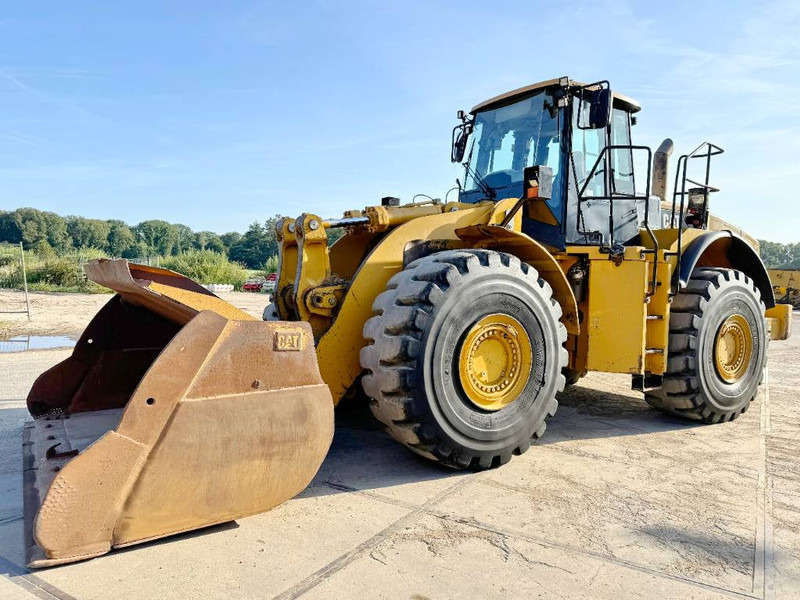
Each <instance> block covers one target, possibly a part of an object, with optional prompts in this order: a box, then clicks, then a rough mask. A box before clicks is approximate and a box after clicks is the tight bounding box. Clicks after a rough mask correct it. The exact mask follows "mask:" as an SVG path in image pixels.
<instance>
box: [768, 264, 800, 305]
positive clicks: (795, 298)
mask: <svg viewBox="0 0 800 600" xmlns="http://www.w3.org/2000/svg"><path fill="white" fill-rule="evenodd" d="M768 272H769V278H770V281H772V288H773V290H774V292H775V296H776V298H778V302H782V303H785V304H791V305H792V306H794V308H798V309H800V270H797V269H769V271H768Z"/></svg>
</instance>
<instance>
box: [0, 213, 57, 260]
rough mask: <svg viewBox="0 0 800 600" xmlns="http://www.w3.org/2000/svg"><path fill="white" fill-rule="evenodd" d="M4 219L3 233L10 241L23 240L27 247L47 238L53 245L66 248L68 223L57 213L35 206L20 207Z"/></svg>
mask: <svg viewBox="0 0 800 600" xmlns="http://www.w3.org/2000/svg"><path fill="white" fill-rule="evenodd" d="M10 215H11V216H10V219H9V218H8V217H6V218H4V219H3V222H2V224H0V227H2V231H3V235H4V237H5V236H8V238H10V239H8V241H12V242H22V243H23V245H24V246H25V248H33V247H34V245H35V244H36V243H37V242H39V241H41V240H45V241H46V242H47V243H48V244H49V245H50V246H51V247H53V248H55V249H57V250H64V249H65V248H66V246H67V240H68V236H67V225H66V222H65V221H64V219H63V218H62V217H60V216H58V215H57V214H55V213H51V212H43V211H41V210H36V209H35V208H18V209H17V210H15V211H14V212H13V213H10Z"/></svg>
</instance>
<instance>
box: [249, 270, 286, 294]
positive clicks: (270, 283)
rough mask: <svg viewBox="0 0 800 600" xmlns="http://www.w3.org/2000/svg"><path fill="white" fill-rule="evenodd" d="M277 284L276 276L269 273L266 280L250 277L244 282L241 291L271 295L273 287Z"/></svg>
mask: <svg viewBox="0 0 800 600" xmlns="http://www.w3.org/2000/svg"><path fill="white" fill-rule="evenodd" d="M277 282H278V274H277V273H270V274H269V275H267V277H266V278H264V277H251V278H250V279H248V280H247V281H245V282H244V285H243V286H242V291H244V292H267V293H272V292H274V291H275V285H276V284H277Z"/></svg>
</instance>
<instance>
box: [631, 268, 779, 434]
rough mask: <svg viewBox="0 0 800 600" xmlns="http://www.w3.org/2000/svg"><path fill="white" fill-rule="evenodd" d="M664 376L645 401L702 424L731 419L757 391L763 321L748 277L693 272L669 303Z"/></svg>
mask: <svg viewBox="0 0 800 600" xmlns="http://www.w3.org/2000/svg"><path fill="white" fill-rule="evenodd" d="M669 328H670V335H669V354H668V364H667V372H666V374H665V375H664V380H663V383H662V386H661V387H660V388H659V389H656V390H652V391H649V392H647V393H646V394H645V400H647V402H648V403H649V404H650V405H651V406H653V407H655V408H658V409H659V410H662V411H665V412H668V413H671V414H674V415H678V416H681V417H685V418H688V419H693V420H696V421H701V422H703V423H721V422H725V421H732V420H733V419H735V418H736V417H738V416H739V415H740V414H742V413H743V412H745V411H747V409H748V407H749V406H750V403H751V402H752V401H753V399H754V398H755V396H756V394H757V393H758V385H759V383H760V382H761V379H762V373H763V371H764V367H765V365H766V360H767V341H768V337H767V323H766V320H765V318H764V304H763V303H762V302H761V294H760V292H759V291H758V288H756V287H755V285H754V284H753V281H752V279H750V278H749V277H747V276H746V275H745V274H744V273H742V272H741V271H736V270H734V269H718V268H698V269H696V270H695V271H694V273H693V274H692V277H691V279H690V281H689V284H688V286H687V288H686V289H685V290H682V291H681V292H680V293H678V294H677V295H676V296H675V298H674V300H673V303H672V308H671V314H670V322H669Z"/></svg>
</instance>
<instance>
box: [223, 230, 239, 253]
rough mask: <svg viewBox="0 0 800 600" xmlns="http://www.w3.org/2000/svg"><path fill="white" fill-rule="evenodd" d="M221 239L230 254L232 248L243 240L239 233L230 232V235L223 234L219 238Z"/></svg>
mask: <svg viewBox="0 0 800 600" xmlns="http://www.w3.org/2000/svg"><path fill="white" fill-rule="evenodd" d="M219 239H220V240H222V244H223V245H224V246H225V251H226V252H228V253H230V251H231V247H232V246H233V245H234V244H235V243H236V242H238V241H239V240H240V239H242V234H241V233H239V232H238V231H229V232H228V233H223V234H222V235H221V236H219Z"/></svg>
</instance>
